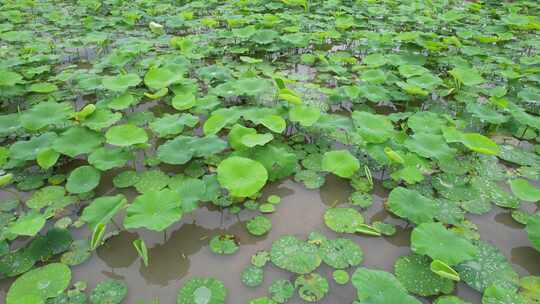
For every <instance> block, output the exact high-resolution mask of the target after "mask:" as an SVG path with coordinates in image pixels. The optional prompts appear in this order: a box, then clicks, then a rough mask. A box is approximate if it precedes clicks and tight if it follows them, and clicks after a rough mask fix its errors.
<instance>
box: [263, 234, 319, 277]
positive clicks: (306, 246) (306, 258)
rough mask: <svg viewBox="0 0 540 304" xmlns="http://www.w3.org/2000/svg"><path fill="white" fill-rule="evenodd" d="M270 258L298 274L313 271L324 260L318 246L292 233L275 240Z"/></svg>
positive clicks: (278, 265) (276, 263) (275, 263)
mask: <svg viewBox="0 0 540 304" xmlns="http://www.w3.org/2000/svg"><path fill="white" fill-rule="evenodd" d="M270 259H271V261H272V263H273V264H274V265H276V266H277V267H279V268H282V269H285V270H287V271H290V272H294V273H298V274H306V273H310V272H312V271H313V270H315V269H317V267H319V265H320V264H321V261H322V260H321V258H320V256H319V254H318V249H317V246H315V245H313V244H310V243H308V242H304V241H301V240H299V239H297V238H295V237H294V236H290V235H286V236H282V237H281V238H279V239H278V240H276V241H274V243H273V244H272V250H271V251H270Z"/></svg>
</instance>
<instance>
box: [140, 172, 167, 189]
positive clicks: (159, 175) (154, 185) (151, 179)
mask: <svg viewBox="0 0 540 304" xmlns="http://www.w3.org/2000/svg"><path fill="white" fill-rule="evenodd" d="M170 180H171V179H170V178H169V176H168V175H167V174H165V173H164V172H162V171H159V170H148V171H144V172H142V173H140V174H139V175H138V177H137V179H136V181H135V184H134V186H135V188H136V189H137V191H139V192H140V193H146V192H152V191H159V190H161V189H163V188H165V187H167V185H168V184H169V182H170Z"/></svg>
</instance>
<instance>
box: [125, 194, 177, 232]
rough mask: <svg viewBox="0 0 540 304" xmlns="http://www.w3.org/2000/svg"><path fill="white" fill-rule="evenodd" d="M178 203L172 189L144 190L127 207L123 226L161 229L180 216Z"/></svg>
mask: <svg viewBox="0 0 540 304" xmlns="http://www.w3.org/2000/svg"><path fill="white" fill-rule="evenodd" d="M180 205H181V200H180V196H179V195H178V194H177V193H176V192H174V191H172V190H168V189H163V190H159V191H149V192H146V193H144V194H142V195H139V196H137V198H135V200H134V201H133V203H132V204H131V205H129V207H128V208H127V210H126V211H127V215H126V218H125V219H124V227H126V228H127V229H132V228H140V227H144V228H147V229H150V230H154V231H163V230H164V229H166V228H167V227H169V226H170V225H172V224H174V223H175V222H177V221H179V220H180V219H181V218H182V214H183V212H182V208H181V207H180Z"/></svg>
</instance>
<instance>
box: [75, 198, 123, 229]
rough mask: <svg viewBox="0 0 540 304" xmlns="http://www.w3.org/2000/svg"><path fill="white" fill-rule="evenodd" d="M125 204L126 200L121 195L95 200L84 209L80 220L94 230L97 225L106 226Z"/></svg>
mask: <svg viewBox="0 0 540 304" xmlns="http://www.w3.org/2000/svg"><path fill="white" fill-rule="evenodd" d="M126 203H127V200H126V198H125V196H124V195H122V194H118V195H115V196H103V197H100V198H97V199H95V200H94V201H92V203H91V204H90V205H88V207H86V208H84V210H83V213H82V215H81V220H83V221H85V222H87V223H88V226H89V227H90V229H91V230H94V228H95V227H96V225H97V224H100V223H101V224H107V223H108V222H109V221H110V220H111V219H112V218H113V217H114V216H115V215H116V214H117V213H118V211H120V209H122V208H123V207H124V206H125V205H126Z"/></svg>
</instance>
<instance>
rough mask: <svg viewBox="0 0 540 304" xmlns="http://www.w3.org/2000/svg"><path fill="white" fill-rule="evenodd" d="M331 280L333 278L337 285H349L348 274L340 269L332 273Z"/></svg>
mask: <svg viewBox="0 0 540 304" xmlns="http://www.w3.org/2000/svg"><path fill="white" fill-rule="evenodd" d="M332 278H334V281H335V282H336V283H338V284H339V285H345V284H347V283H349V280H350V276H349V273H348V272H347V271H345V270H341V269H338V270H335V271H334V272H332Z"/></svg>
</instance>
